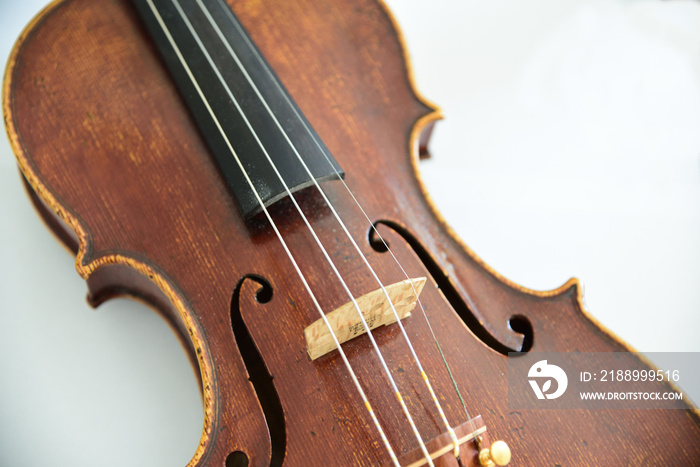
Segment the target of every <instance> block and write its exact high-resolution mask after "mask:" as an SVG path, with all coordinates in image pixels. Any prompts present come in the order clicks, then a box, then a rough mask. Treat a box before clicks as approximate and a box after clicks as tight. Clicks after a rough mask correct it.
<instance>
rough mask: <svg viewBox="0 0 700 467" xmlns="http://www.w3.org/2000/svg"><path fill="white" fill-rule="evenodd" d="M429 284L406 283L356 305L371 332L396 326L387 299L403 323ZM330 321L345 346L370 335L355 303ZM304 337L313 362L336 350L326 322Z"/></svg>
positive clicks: (370, 295)
mask: <svg viewBox="0 0 700 467" xmlns="http://www.w3.org/2000/svg"><path fill="white" fill-rule="evenodd" d="M425 280H426V279H425V277H418V278H415V279H406V280H405V281H401V282H397V283H395V284H392V285H389V286H385V287H384V289H385V290H386V294H385V293H384V290H382V289H381V288H379V289H377V290H375V291H373V292H370V293H368V294H365V295H363V296H361V297H359V298H356V299H355V301H356V302H357V305H358V307H359V308H360V310H362V316H363V317H364V318H365V322H366V323H367V326H368V327H369V329H370V330H371V329H374V328H377V327H379V326H382V325H386V324H391V323H395V322H396V316H394V312H393V311H392V309H391V304H390V302H389V300H387V295H388V296H389V298H390V299H391V303H393V305H394V308H395V309H396V314H397V315H398V316H399V318H400V319H404V318H406V317H408V316H410V315H411V310H413V308H414V307H415V306H416V303H417V301H418V296H419V295H420V293H421V291H422V290H423V286H424V285H425ZM326 319H328V322H329V323H330V325H331V327H332V328H333V333H334V334H335V336H336V337H337V339H338V342H340V343H341V344H342V343H344V342H347V341H349V340H350V339H353V338H355V337H357V336H360V335H362V334H364V333H365V332H367V330H366V329H365V327H364V325H363V324H362V321H361V320H360V316H359V314H358V313H357V309H356V308H355V304H354V303H353V302H352V301H350V302H348V303H346V304H345V305H343V306H341V307H339V308H337V309H335V310H333V311H331V312H330V313H328V314H326ZM304 337H305V338H306V349H307V351H308V353H309V357H311V360H316V359H317V358H319V357H322V356H323V355H325V354H327V353H328V352H331V351H332V350H335V349H336V345H335V342H333V337H332V336H331V333H330V332H329V330H328V327H327V326H326V323H324V322H323V319H318V320H316V321H315V322H314V323H313V324H311V325H310V326H308V327H307V328H306V329H304Z"/></svg>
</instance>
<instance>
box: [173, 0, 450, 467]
mask: <svg viewBox="0 0 700 467" xmlns="http://www.w3.org/2000/svg"><path fill="white" fill-rule="evenodd" d="M172 3H173V5H174V6H175V8H176V9H177V10H178V13H179V15H180V17H181V18H182V20H183V21H184V22H185V24H186V26H187V28H188V29H189V31H190V33H191V34H192V36H193V38H194V39H195V41H196V42H197V45H198V46H199V48H200V50H201V51H202V53H203V54H204V56H205V57H206V59H207V61H208V63H209V65H210V66H211V68H212V70H213V71H214V73H215V74H216V76H217V78H218V79H219V81H220V82H221V84H222V85H223V86H224V88H225V90H226V92H227V94H228V96H229V98H230V99H231V101H232V102H233V104H234V106H235V107H236V110H238V112H239V113H240V115H241V117H242V118H243V120H244V122H245V124H246V126H247V127H248V129H249V130H250V132H251V133H252V135H253V137H254V138H255V141H256V142H257V143H258V145H259V146H260V148H261V149H262V151H263V154H264V155H265V158H266V159H267V161H268V162H269V164H270V166H271V167H272V169H273V171H274V172H275V174H276V175H277V177H278V178H279V180H280V182H281V183H282V185H283V186H284V189H285V191H286V193H287V195H288V197H289V199H290V200H291V202H292V203H293V204H294V207H295V208H296V210H297V211H298V212H299V215H300V216H301V218H302V220H303V221H304V224H305V225H306V227H307V228H308V230H309V232H310V233H311V235H312V237H313V239H314V241H315V242H316V244H317V245H318V247H319V249H320V250H321V252H322V254H323V256H324V257H325V258H326V261H327V262H328V264H329V265H330V266H331V268H332V269H333V273H334V274H335V276H336V277H337V278H338V280H339V282H340V284H341V285H342V287H343V289H344V290H345V292H346V294H347V295H348V297H349V298H350V301H351V302H352V304H353V306H354V307H355V309H356V311H357V313H358V316H359V318H360V321H361V322H362V325H363V326H364V328H365V330H366V332H367V336H368V337H369V339H370V342H371V344H372V347H373V348H374V351H375V353H376V354H377V357H378V358H379V361H380V363H381V365H382V368H383V370H384V373H385V374H386V376H387V378H388V380H389V384H390V386H391V388H392V390H393V391H394V395H395V397H396V400H397V401H398V402H399V404H400V406H401V409H402V410H403V412H404V415H405V416H406V419H407V420H408V423H409V425H410V426H411V429H412V430H413V434H414V436H415V437H416V439H417V440H418V443H419V445H420V448H421V451H422V452H423V455H424V456H425V457H426V459H427V460H428V464H429V465H430V466H433V462H432V459H431V457H430V454H429V453H428V450H427V447H426V446H425V443H424V442H423V439H422V437H421V435H420V432H419V431H418V427H417V426H416V424H415V422H414V420H413V417H412V416H411V414H410V412H409V410H408V407H407V406H406V403H405V401H404V399H403V396H402V395H401V392H400V391H399V388H398V386H397V384H396V381H395V380H394V378H393V376H392V374H391V370H390V369H389V366H388V364H387V363H386V360H385V359H384V356H383V355H382V352H381V350H380V349H379V345H378V344H377V342H376V340H375V339H374V336H373V334H372V331H371V329H370V327H369V326H368V325H367V322H366V320H365V317H364V315H363V314H362V310H361V309H360V306H359V304H358V303H357V300H356V299H355V297H354V295H353V293H352V291H351V290H350V288H349V286H348V285H347V283H346V282H345V280H344V279H343V277H342V275H341V274H340V271H338V269H337V267H336V265H335V263H334V262H333V260H332V259H331V257H330V254H329V253H328V251H327V250H326V249H325V247H324V246H323V243H322V242H321V240H320V239H319V237H318V236H317V234H316V231H315V230H314V228H313V227H312V226H311V223H310V222H309V220H308V218H307V217H306V216H305V215H304V212H303V211H302V209H301V207H300V206H299V204H298V203H297V201H296V199H295V197H294V195H293V194H292V192H291V190H290V189H289V187H288V186H287V183H286V182H285V180H284V177H282V174H281V173H280V172H279V170H278V168H277V166H276V165H275V163H274V162H273V160H272V158H271V157H270V154H269V153H268V151H267V149H266V148H265V145H264V144H263V143H262V141H261V140H260V138H259V137H258V135H257V133H256V131H255V129H254V128H253V126H252V124H251V123H250V121H249V120H248V117H247V116H246V115H245V112H244V111H243V109H242V108H241V106H240V104H239V102H238V99H236V97H235V96H234V95H233V92H232V91H231V89H230V87H229V86H228V84H227V83H226V80H224V78H223V76H222V75H221V72H220V70H219V69H218V67H217V66H216V64H215V63H214V61H213V59H212V57H211V55H210V54H209V51H208V50H207V48H206V47H205V46H204V44H203V43H202V41H201V38H200V37H199V34H198V33H197V31H196V30H195V29H194V27H193V26H192V24H191V22H190V21H189V18H187V15H185V13H184V11H183V10H182V8H181V6H180V4H179V2H178V0H172ZM197 3H198V5H199V7H200V8H201V9H202V11H203V12H204V13H205V15H207V18H208V19H209V21H210V23H211V24H212V25H215V23H214V21H213V18H211V15H208V13H209V12H208V10H207V9H206V8H205V7H204V5H203V4H202V3H201V1H200V0H197ZM215 29H217V32H219V33H221V30H220V29H218V26H216V27H215ZM222 36H223V34H222ZM222 36H220V37H222ZM224 43H225V44H226V45H228V44H227V43H226V42H224ZM229 52H230V53H232V55H233V57H234V58H235V59H236V63H237V64H238V66H239V67H240V68H241V70H242V71H243V72H244V74H245V75H246V78H247V79H248V80H249V82H251V80H250V76H249V75H248V73H247V71H246V70H245V68H244V67H243V66H242V64H241V63H240V61H239V60H238V57H237V56H236V55H235V54H233V51H232V50H231V49H230V48H229ZM251 84H252V82H251ZM253 87H254V89H255V90H256V92H259V91H258V90H257V87H255V85H254V84H253ZM258 95H259V94H258ZM267 108H268V111H270V110H269V107H267ZM270 113H271V115H272V112H271V111H270ZM275 120H276V117H275ZM278 125H279V123H278ZM280 129H281V127H280ZM282 131H283V130H282ZM283 133H284V131H283ZM284 134H285V137H286V133H284ZM288 141H289V140H288ZM290 144H291V141H290ZM292 147H293V145H292ZM294 151H295V152H296V153H297V155H298V152H297V151H296V148H294ZM302 164H303V165H304V168H305V169H306V171H307V173H309V176H310V177H311V178H312V180H314V183H317V182H316V181H315V179H314V177H313V175H312V174H311V173H310V171H309V169H308V167H307V166H306V164H305V163H304V162H303V161H302ZM317 186H318V185H317ZM319 189H320V188H319ZM324 200H325V202H326V204H328V205H329V207H330V208H331V210H332V211H333V212H334V213H335V210H334V209H333V207H332V206H331V205H330V202H329V200H328V199H327V198H326V197H325V194H324ZM335 215H336V218H337V219H338V221H339V222H340V223H341V226H342V227H343V229H344V230H345V232H346V234H347V235H348V237H349V238H350V239H351V240H352V242H353V244H354V245H355V247H356V248H357V249H358V251H359V247H358V246H357V244H356V243H355V242H354V240H353V239H352V237H350V234H349V232H348V231H347V229H346V228H345V225H344V224H343V223H342V221H340V218H339V217H338V215H337V213H335ZM360 256H361V257H362V258H363V259H364V255H362V254H361V252H360ZM365 262H366V259H365ZM366 264H367V266H368V267H370V270H371V272H372V274H373V275H374V277H375V279H376V280H377V282H378V283H379V285H380V286H381V288H382V290H383V291H384V294H385V295H386V297H387V300H389V303H390V305H391V308H392V310H393V311H394V315H395V316H396V319H397V321H400V318H399V317H398V313H397V312H396V310H395V308H394V306H393V304H392V303H391V299H390V297H389V295H388V292H387V291H386V289H385V288H384V285H383V284H382V283H381V281H379V278H378V277H377V275H376V273H374V270H372V269H371V266H369V263H368V262H366ZM404 334H405V331H404ZM405 337H406V338H408V336H407V335H405ZM409 346H410V342H409ZM411 347H412V346H411ZM411 350H413V349H411ZM413 354H414V357H415V358H417V356H416V355H415V352H413ZM418 365H420V362H418ZM421 374H422V375H423V378H424V379H425V380H427V376H426V375H425V372H424V371H422V368H421ZM435 400H436V401H437V399H435ZM450 430H451V428H450ZM455 437H456V436H455Z"/></svg>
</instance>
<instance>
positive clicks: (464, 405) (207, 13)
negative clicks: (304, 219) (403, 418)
mask: <svg viewBox="0 0 700 467" xmlns="http://www.w3.org/2000/svg"><path fill="white" fill-rule="evenodd" d="M196 1H197V4H198V5H199V7H200V8H201V9H202V11H203V12H204V14H205V15H206V16H207V19H208V20H209V22H210V23H211V24H212V26H213V27H214V29H215V30H216V33H217V35H218V36H219V38H220V39H221V41H222V43H223V44H224V46H225V47H226V48H227V50H228V52H229V54H230V55H231V57H232V58H233V59H234V60H235V62H236V64H237V65H238V67H239V68H240V70H241V71H242V72H243V74H244V75H245V77H246V79H247V81H248V83H249V84H250V85H251V87H252V88H253V90H254V91H255V93H256V95H257V97H258V99H259V100H260V102H261V103H262V104H263V106H264V107H265V109H266V110H267V112H268V114H269V115H270V116H271V117H272V119H273V120H274V122H275V124H276V126H277V128H278V129H279V131H280V132H281V133H282V135H283V137H284V138H285V140H286V141H287V143H288V144H289V146H290V147H291V149H292V150H293V152H294V153H295V155H296V157H297V158H298V159H299V162H300V163H301V164H302V166H303V167H304V169H305V171H306V172H307V174H308V175H309V177H310V178H311V179H312V181H313V183H314V185H315V186H316V189H317V190H318V191H319V192H320V194H321V196H322V197H323V199H324V201H325V202H326V204H327V205H328V207H329V208H330V210H331V212H332V213H333V215H334V216H335V218H336V220H337V221H338V223H339V224H340V226H341V227H342V229H343V231H344V232H345V234H346V235H347V237H348V238H349V239H350V241H351V243H352V245H353V246H354V248H355V249H356V250H357V252H358V254H359V255H360V257H361V258H362V259H363V261H364V263H365V265H366V266H367V268H368V269H369V270H370V272H371V274H372V275H373V276H374V278H375V280H376V281H377V283H378V284H379V285H380V287H381V289H382V291H383V292H384V295H385V296H386V298H387V300H388V301H389V304H390V307H391V310H392V312H393V313H394V316H395V318H396V320H397V323H398V324H399V328H400V329H401V332H402V334H403V336H404V338H405V340H406V342H407V344H408V346H409V349H410V351H411V353H412V355H413V358H414V360H415V362H416V364H417V366H418V369H419V371H420V374H421V376H422V378H423V380H424V382H425V384H426V386H427V388H428V390H429V392H430V395H431V397H432V399H433V401H434V402H435V405H436V407H437V409H438V412H439V414H440V416H441V418H442V420H443V422H444V424H445V426H446V429H447V431H448V432H449V434H450V436H451V438H452V440H453V443H454V445H455V456H456V457H458V456H459V445H458V443H457V436H456V434H455V433H454V430H453V429H452V427H451V426H450V424H449V422H448V421H447V418H446V416H445V414H444V411H443V409H442V407H441V405H440V403H439V401H438V399H437V397H436V395H435V392H434V390H433V388H432V385H431V384H430V381H429V379H428V377H427V375H426V373H425V371H424V370H423V367H422V365H421V363H420V360H419V358H418V356H417V354H416V352H415V349H414V347H413V345H412V344H411V342H410V339H409V337H408V335H407V333H406V331H405V329H404V327H403V325H402V324H401V320H400V318H399V316H398V313H397V312H396V309H395V307H394V305H393V303H392V301H391V298H390V297H389V295H388V292H387V291H386V288H385V287H384V285H383V284H382V282H381V281H380V279H379V277H378V276H377V274H376V273H375V271H374V269H373V268H372V266H371V265H370V264H369V262H368V261H367V259H366V257H365V256H364V255H363V254H362V251H361V250H360V248H359V246H358V245H357V243H356V242H355V240H354V238H353V237H352V235H351V234H350V232H349V231H348V229H347V227H346V226H345V223H344V222H343V221H342V220H341V218H340V216H339V215H338V213H337V211H336V210H335V208H334V207H333V205H332V204H331V202H330V201H329V200H328V198H327V196H326V194H325V192H324V191H323V189H322V188H321V187H320V185H319V184H318V182H317V181H316V179H315V177H314V176H313V174H312V173H311V171H310V170H309V168H308V166H307V165H306V163H305V161H304V160H303V158H302V157H301V155H300V154H299V151H298V150H297V148H296V147H295V145H294V144H293V143H292V141H291V140H290V138H289V136H288V135H287V133H286V131H285V130H284V129H283V128H282V126H281V124H280V122H279V120H278V119H277V117H276V116H275V114H274V113H273V112H272V110H271V109H270V107H269V105H268V104H267V101H266V100H265V98H264V97H263V96H262V95H261V93H260V91H259V89H258V87H257V86H256V85H255V82H254V81H253V80H252V79H251V77H250V75H249V74H248V72H247V71H246V69H245V67H244V66H243V64H242V63H241V62H240V59H239V58H238V56H237V54H236V53H235V52H234V51H233V49H232V48H231V46H230V44H229V43H228V41H227V40H226V38H225V37H224V35H223V32H222V31H221V29H220V28H219V26H218V25H217V23H216V21H214V19H213V18H212V16H211V14H210V12H209V11H208V9H207V8H206V7H205V6H204V5H203V4H202V2H201V0H196ZM223 7H224V8H223V9H224V11H226V12H227V13H228V14H229V16H230V17H231V19H232V23H233V24H234V26H235V27H236V28H237V29H238V31H239V33H240V34H241V37H243V39H244V40H245V42H246V43H247V45H248V48H249V49H250V50H251V51H252V52H253V53H254V55H255V56H256V58H257V60H258V61H259V62H260V64H261V65H262V66H263V69H264V70H265V71H266V72H267V73H268V74H269V75H270V77H271V78H272V82H273V83H274V84H275V86H277V87H278V89H279V91H280V94H281V95H282V96H284V98H285V99H286V100H287V103H288V105H289V107H290V108H291V109H292V110H293V111H294V113H295V115H296V117H297V118H298V119H299V120H300V122H301V123H302V124H303V126H304V128H305V129H306V130H307V131H308V132H309V134H310V135H311V136H312V139H313V140H314V142H315V143H316V145H317V146H318V148H319V150H320V151H321V153H322V154H323V155H324V157H325V158H326V160H327V162H328V163H329V165H330V166H331V168H332V169H333V171H334V172H335V174H336V176H337V177H338V179H339V180H340V181H341V182H342V183H343V186H344V187H345V189H346V190H347V191H348V193H349V194H350V196H351V197H352V199H353V200H354V202H355V204H356V205H357V206H358V208H359V209H360V211H361V212H362V214H363V215H364V217H365V219H367V221H368V223H369V225H370V226H371V228H372V229H373V230H374V232H375V233H376V234H377V236H378V237H379V238H380V239H381V241H382V243H383V244H384V246H385V247H386V249H387V251H389V252H390V254H391V257H392V258H393V260H394V261H395V262H396V264H397V265H398V267H399V268H400V269H401V272H402V273H403V275H404V276H405V277H406V278H407V279H409V282H410V284H411V288H412V289H413V293H414V296H415V297H416V301H417V303H418V304H419V307H420V309H421V311H422V314H423V316H424V317H425V320H426V323H427V324H428V329H429V330H430V333H431V335H432V338H433V341H434V342H435V345H436V346H437V349H438V352H439V353H440V356H441V358H442V360H443V363H444V365H445V367H446V369H447V372H448V374H449V377H450V379H451V381H452V384H453V386H454V389H455V391H456V392H457V395H458V397H459V400H460V402H461V404H462V407H463V408H464V411H465V413H466V415H467V419H469V420H471V417H470V416H469V411H468V410H467V407H466V404H465V402H464V399H463V397H462V394H461V392H460V391H459V386H458V385H457V382H456V381H455V379H454V377H453V374H452V371H451V369H450V366H449V364H448V362H447V359H446V358H445V355H444V353H443V352H442V348H441V347H440V344H439V342H438V339H437V337H436V336H435V332H434V331H433V327H432V325H431V324H430V320H429V319H428V316H427V313H426V311H425V308H424V306H423V304H422V302H421V301H420V297H419V294H418V292H417V290H416V288H415V286H414V284H413V281H411V280H410V277H409V276H408V273H407V272H406V270H405V269H404V267H403V266H402V265H401V264H400V262H399V261H398V259H397V258H396V256H395V255H394V253H393V252H392V251H391V249H390V248H389V246H388V245H387V243H386V242H385V241H384V238H382V236H381V234H380V233H379V232H378V230H377V229H376V227H375V226H374V224H373V223H372V221H371V220H370V218H369V216H368V215H367V213H366V211H365V210H364V209H363V208H362V206H361V205H360V203H359V201H358V200H357V198H356V197H355V195H354V194H353V193H352V191H351V190H350V188H349V187H348V185H347V184H346V182H345V180H343V179H342V177H341V176H340V174H339V173H338V170H337V169H336V168H335V166H334V165H333V164H332V163H331V161H330V159H329V158H328V155H327V154H326V151H324V150H323V148H321V146H320V144H319V143H318V140H317V139H316V138H315V137H313V134H312V133H311V131H310V128H309V127H308V125H307V124H306V122H305V121H304V120H303V119H302V118H301V116H300V115H299V113H298V112H297V109H296V108H295V106H294V105H292V104H291V102H289V99H288V97H287V95H286V93H285V92H283V90H282V89H281V88H280V86H279V83H278V82H277V80H276V79H275V78H274V76H272V73H271V72H270V69H269V67H268V66H267V65H266V63H265V61H264V60H262V58H261V57H260V55H259V53H258V51H257V49H256V48H255V47H254V46H253V44H252V43H251V41H250V40H249V39H248V37H247V35H246V34H245V31H243V30H242V28H241V27H240V25H239V24H238V21H237V20H236V19H235V17H233V15H232V13H231V11H230V10H229V8H227V7H226V6H225V5H224V6H223ZM222 84H224V85H225V86H226V84H225V83H224V82H223V80H222ZM226 87H227V86H226ZM251 131H253V130H252V128H251ZM271 163H272V162H271Z"/></svg>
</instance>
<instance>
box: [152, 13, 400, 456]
mask: <svg viewBox="0 0 700 467" xmlns="http://www.w3.org/2000/svg"><path fill="white" fill-rule="evenodd" d="M147 2H148V5H149V7H150V9H151V11H152V12H153V14H154V16H155V18H156V20H157V21H158V24H159V25H160V27H161V29H162V30H163V32H164V33H165V35H166V37H167V39H168V41H169V43H170V45H171V46H172V47H173V49H174V51H175V53H176V55H177V57H178V59H179V60H180V62H181V64H182V66H183V67H184V68H185V71H186V73H187V75H188V77H189V78H190V80H191V81H192V84H193V85H194V87H195V88H196V90H197V93H198V94H199V97H200V98H201V99H202V102H203V103H204V105H205V107H206V108H207V110H208V112H209V114H210V115H211V117H212V119H213V121H214V123H215V124H216V126H217V128H218V129H219V131H220V132H221V134H222V135H223V137H224V139H225V141H226V145H227V146H228V149H229V150H230V151H231V154H232V155H233V157H234V159H235V160H236V163H237V164H238V167H239V168H240V169H241V171H242V172H243V175H244V177H245V179H246V181H247V182H248V184H249V186H250V188H251V190H252V191H253V194H254V195H255V198H256V199H257V201H258V203H259V204H260V207H261V208H262V210H263V212H264V213H265V216H266V217H267V220H268V221H269V222H270V225H271V226H272V228H273V230H274V231H275V234H276V235H277V238H278V239H279V241H280V243H281V244H282V247H283V248H284V250H285V252H286V254H287V256H288V257H289V259H290V261H291V262H292V265H293V267H294V269H295V270H296V272H297V275H298V276H299V278H300V279H301V281H302V283H303V284H304V287H305V288H306V290H307V292H308V293H309V296H310V297H311V300H312V301H313V303H314V306H315V307H316V309H317V310H318V312H319V314H320V315H321V319H322V320H323V322H324V324H325V325H326V327H327V328H328V330H329V332H330V335H331V338H332V339H333V343H334V344H335V346H336V347H337V349H338V352H339V354H340V356H341V358H342V360H343V363H344V364H345V367H346V368H347V370H348V372H349V373H350V377H351V379H352V381H353V383H354V385H355V387H356V389H357V391H358V393H359V394H360V397H361V398H362V400H363V402H364V404H365V408H366V409H367V411H368V412H369V415H370V417H371V419H372V421H373V423H374V425H375V427H376V429H377V431H378V432H379V436H380V437H381V439H382V442H383V444H384V447H385V448H386V450H387V452H388V453H389V456H390V457H391V461H392V463H393V464H394V466H395V467H400V464H399V461H398V459H397V457H396V454H395V452H394V450H393V448H392V447H391V444H390V443H389V440H388V439H387V436H386V434H385V432H384V429H383V428H382V426H381V424H380V423H379V420H378V419H377V416H376V414H375V412H374V410H373V409H372V405H371V404H370V402H369V400H368V399H367V396H366V394H365V392H364V390H363V389H362V386H361V385H360V382H359V380H358V379H357V376H356V374H355V371H354V370H353V369H352V366H351V365H350V362H349V360H348V358H347V356H346V354H345V351H344V350H343V348H342V347H341V345H340V342H339V341H338V338H337V336H336V334H335V332H334V331H333V327H332V326H331V324H330V322H329V321H328V318H327V317H326V314H325V313H324V312H323V309H322V308H321V305H320V304H319V302H318V300H317V299H316V296H315V295H314V293H313V291H312V290H311V287H310V285H309V283H308V281H307V280H306V278H305V276H304V274H303V273H302V271H301V269H300V267H299V265H298V264H297V262H296V260H295V259H294V255H292V253H291V251H290V249H289V247H288V246H287V243H286V242H285V241H284V238H283V237H282V234H281V233H280V231H279V229H278V228H277V225H276V224H275V222H274V221H273V219H272V216H271V215H270V213H269V211H268V209H267V207H266V206H265V203H263V201H262V199H261V198H260V195H259V193H258V191H257V190H256V188H255V186H254V185H253V182H252V181H251V180H250V177H249V176H248V173H247V172H246V171H245V169H244V167H243V164H242V162H241V160H240V158H239V157H238V154H237V153H236V151H235V150H234V149H233V146H232V145H231V142H230V141H229V139H228V137H227V136H226V134H225V133H224V131H223V128H222V127H221V124H220V123H219V120H218V119H217V118H216V115H215V114H214V112H213V110H212V108H211V106H210V105H209V101H208V100H207V98H206V96H204V93H203V92H202V89H201V88H200V86H199V83H198V82H197V80H196V78H195V77H194V75H193V74H192V71H191V70H190V68H189V66H188V65H187V62H186V61H185V59H184V57H183V56H182V53H181V52H180V49H179V47H178V46H177V44H176V43H175V40H174V39H173V37H172V35H171V34H170V31H169V29H168V27H167V25H166V24H165V23H164V21H163V18H162V17H161V15H160V13H159V12H158V10H157V8H156V7H155V5H154V4H153V1H152V0H147Z"/></svg>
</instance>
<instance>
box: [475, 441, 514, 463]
mask: <svg viewBox="0 0 700 467" xmlns="http://www.w3.org/2000/svg"><path fill="white" fill-rule="evenodd" d="M508 462H510V448H509V447H508V445H507V444H506V443H505V441H496V442H495V443H493V444H492V445H491V447H490V448H484V449H482V450H481V451H479V463H480V464H481V465H483V466H484V467H493V466H494V465H501V466H503V465H508Z"/></svg>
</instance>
